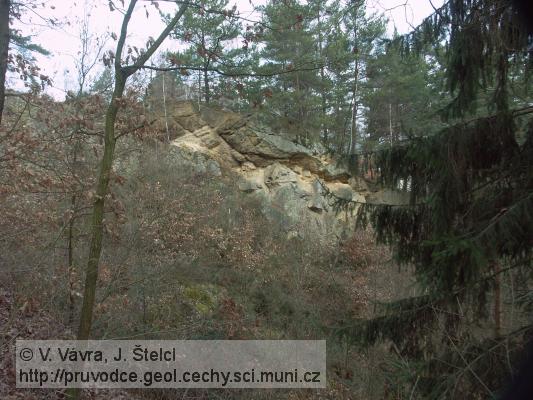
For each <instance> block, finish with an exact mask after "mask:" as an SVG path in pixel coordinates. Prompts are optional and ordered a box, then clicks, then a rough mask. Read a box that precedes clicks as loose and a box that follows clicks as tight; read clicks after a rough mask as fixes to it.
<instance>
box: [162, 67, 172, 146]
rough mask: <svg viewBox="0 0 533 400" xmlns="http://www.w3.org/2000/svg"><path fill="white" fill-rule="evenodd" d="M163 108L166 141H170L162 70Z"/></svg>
mask: <svg viewBox="0 0 533 400" xmlns="http://www.w3.org/2000/svg"><path fill="white" fill-rule="evenodd" d="M163 110H164V112H165V129H166V133H167V141H168V142H170V134H169V132H168V116H167V93H166V90H165V72H163Z"/></svg>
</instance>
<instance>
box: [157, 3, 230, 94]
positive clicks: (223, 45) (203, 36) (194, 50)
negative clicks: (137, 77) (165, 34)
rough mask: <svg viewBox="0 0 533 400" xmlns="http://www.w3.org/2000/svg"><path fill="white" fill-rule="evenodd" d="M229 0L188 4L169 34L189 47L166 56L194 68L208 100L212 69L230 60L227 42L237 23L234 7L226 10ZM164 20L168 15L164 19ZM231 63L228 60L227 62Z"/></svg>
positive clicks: (210, 89)
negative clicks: (198, 5)
mask: <svg viewBox="0 0 533 400" xmlns="http://www.w3.org/2000/svg"><path fill="white" fill-rule="evenodd" d="M228 4H229V0H204V1H202V2H201V3H200V8H197V7H194V8H193V7H191V8H190V9H189V10H188V11H187V12H186V13H185V15H184V18H183V23H182V24H180V25H179V26H178V27H176V29H175V30H174V32H173V37H175V38H177V39H181V40H183V41H184V42H185V43H188V44H189V47H188V48H187V49H186V50H185V51H184V52H182V53H181V54H179V55H175V57H172V56H171V57H170V59H171V60H172V59H179V60H180V63H182V64H184V65H186V66H187V67H191V68H190V69H192V70H197V73H198V75H197V76H198V85H199V88H198V90H199V91H201V92H203V100H205V102H206V103H209V101H210V100H211V97H212V91H213V86H214V84H213V79H214V77H213V75H212V72H211V71H212V70H214V69H217V68H218V67H220V66H225V65H226V64H228V63H230V62H229V60H230V58H231V57H230V56H231V55H232V53H233V51H232V49H231V46H230V44H231V42H232V41H233V40H234V39H235V38H237V36H238V35H239V33H240V30H241V24H240V21H239V19H238V18H237V16H236V15H235V9H233V10H228V9H227V6H228ZM164 19H165V20H166V21H168V20H170V19H171V16H166V17H165V18H164ZM230 64H231V63H230Z"/></svg>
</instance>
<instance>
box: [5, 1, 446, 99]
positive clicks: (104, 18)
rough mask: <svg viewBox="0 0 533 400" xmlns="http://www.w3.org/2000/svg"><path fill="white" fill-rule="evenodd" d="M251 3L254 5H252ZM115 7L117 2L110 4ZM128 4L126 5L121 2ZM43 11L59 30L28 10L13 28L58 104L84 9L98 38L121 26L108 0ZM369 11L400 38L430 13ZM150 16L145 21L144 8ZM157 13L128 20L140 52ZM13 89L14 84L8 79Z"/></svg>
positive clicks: (399, 6) (371, 6)
mask: <svg viewBox="0 0 533 400" xmlns="http://www.w3.org/2000/svg"><path fill="white" fill-rule="evenodd" d="M251 2H253V4H251ZM265 2H266V0H251V1H250V0H230V6H232V5H233V4H236V5H237V9H238V10H239V12H240V14H241V16H243V17H247V18H250V19H256V18H257V14H253V5H261V4H264V3H265ZM115 3H117V4H119V3H120V1H119V0H115ZM125 3H126V4H127V0H126V1H125ZM442 3H443V0H433V4H434V5H435V6H436V7H440V6H441V5H442ZM44 4H45V6H44V7H45V8H44V9H39V10H36V11H37V12H38V13H39V14H40V15H41V16H42V17H45V18H50V17H55V18H56V19H58V20H59V21H60V23H61V27H59V28H55V29H51V28H49V27H47V26H46V24H44V23H43V20H42V19H41V18H40V17H39V16H37V15H36V14H33V12H32V11H28V12H27V13H26V16H25V20H26V21H25V22H26V23H25V24H24V25H18V26H17V28H20V29H22V31H23V34H32V36H33V41H34V42H35V43H38V44H40V45H42V46H43V47H44V48H46V49H47V50H49V51H50V52H51V55H50V56H48V57H43V56H38V61H39V62H38V64H39V66H40V67H41V69H42V72H43V73H44V74H46V75H48V76H50V77H51V78H52V80H53V87H52V88H48V89H47V92H48V93H49V94H51V95H52V96H54V97H55V98H57V99H62V98H64V95H65V92H66V90H74V89H75V87H76V84H75V82H76V72H75V59H76V57H77V56H78V52H79V49H80V40H79V27H80V21H81V20H82V19H83V16H84V14H85V13H84V9H85V8H87V9H89V10H90V18H89V25H90V31H91V32H92V33H93V34H94V35H99V36H101V35H103V34H105V33H106V32H107V33H111V32H115V33H116V34H117V35H118V32H119V30H120V25H121V22H122V14H121V13H119V12H117V11H114V12H110V10H109V7H108V2H107V0H76V1H71V0H53V1H46V2H45V3H44ZM367 4H368V12H369V13H372V12H378V13H383V14H385V16H387V17H388V18H389V33H392V32H393V30H394V28H395V27H396V29H397V30H398V32H399V33H400V34H402V33H406V32H409V31H410V30H411V28H412V27H413V26H416V25H418V24H419V23H420V22H421V21H422V20H423V19H424V18H425V17H427V16H428V15H430V14H431V13H432V12H433V7H432V6H431V3H430V1H429V0H368V1H367ZM159 5H160V7H161V9H163V10H165V11H168V12H172V11H173V10H175V9H176V5H175V4H172V3H168V2H164V1H161V2H160V3H159ZM145 7H146V9H147V10H148V12H149V17H148V18H147V17H146V13H145V11H146V9H145ZM163 27H164V26H163V23H162V22H161V20H160V17H159V13H158V12H157V10H156V9H155V8H154V7H153V6H151V5H150V2H149V1H142V0H141V1H139V3H138V5H137V8H136V11H135V13H134V15H133V17H132V20H131V22H130V25H129V30H128V34H129V35H128V41H127V42H128V43H130V44H132V45H137V46H139V47H144V44H145V43H146V41H147V39H148V37H149V36H152V37H157V36H158V34H159V32H160V31H161V30H162V29H163ZM114 45H115V43H114V42H113V40H112V39H108V42H107V47H108V48H109V49H112V48H114ZM172 46H176V44H173V43H172V41H170V40H168V39H167V40H166V41H165V42H164V43H163V45H162V46H161V50H165V49H169V48H172ZM102 67H103V66H102V65H101V62H99V63H98V65H97V68H95V73H99V72H100V71H101V70H102ZM10 83H11V84H13V85H16V84H17V82H16V80H13V79H12V80H11V81H10Z"/></svg>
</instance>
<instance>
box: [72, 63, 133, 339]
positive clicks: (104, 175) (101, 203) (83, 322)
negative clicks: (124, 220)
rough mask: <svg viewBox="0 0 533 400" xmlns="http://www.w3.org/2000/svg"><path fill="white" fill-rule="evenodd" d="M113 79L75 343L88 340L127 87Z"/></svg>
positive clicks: (122, 76)
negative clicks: (117, 126)
mask: <svg viewBox="0 0 533 400" xmlns="http://www.w3.org/2000/svg"><path fill="white" fill-rule="evenodd" d="M115 79H116V82H115V90H114V92H113V97H112V98H111V103H110V104H109V107H108V109H107V113H106V118H105V131H104V155H103V157H102V163H101V165H100V173H99V175H98V182H97V186H96V195H95V197H96V199H95V201H94V206H93V217H92V224H91V227H92V233H91V246H90V250H89V260H88V262H87V275H86V277H85V290H84V292H83V305H82V308H81V315H80V327H79V330H78V340H87V339H89V335H90V332H91V325H92V318H93V308H94V307H93V306H94V302H95V294H96V282H97V280H98V265H99V263H100V255H101V253H102V239H103V234H104V229H103V220H104V207H105V198H106V196H107V193H108V188H109V178H110V175H111V170H112V168H113V158H114V154H115V143H116V138H115V120H116V118H117V113H118V109H119V107H118V102H117V100H119V99H120V98H121V97H122V95H123V94H124V88H125V86H126V75H125V74H124V73H122V72H119V73H117V74H116V77H115Z"/></svg>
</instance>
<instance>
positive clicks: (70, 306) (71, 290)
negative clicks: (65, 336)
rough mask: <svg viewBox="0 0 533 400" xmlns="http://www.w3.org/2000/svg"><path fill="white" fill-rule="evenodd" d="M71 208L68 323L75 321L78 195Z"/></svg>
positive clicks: (68, 244) (71, 199) (72, 201)
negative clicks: (75, 228) (75, 254)
mask: <svg viewBox="0 0 533 400" xmlns="http://www.w3.org/2000/svg"><path fill="white" fill-rule="evenodd" d="M70 209H71V212H72V214H71V216H70V221H69V223H68V234H67V235H68V237H67V246H68V255H67V263H68V277H67V278H68V281H67V282H68V319H67V321H68V325H70V324H72V322H73V321H74V311H75V310H74V285H73V283H74V282H73V281H72V278H73V275H74V274H73V273H74V213H75V212H76V211H75V209H76V195H75V194H74V195H72V197H71V198H70Z"/></svg>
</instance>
